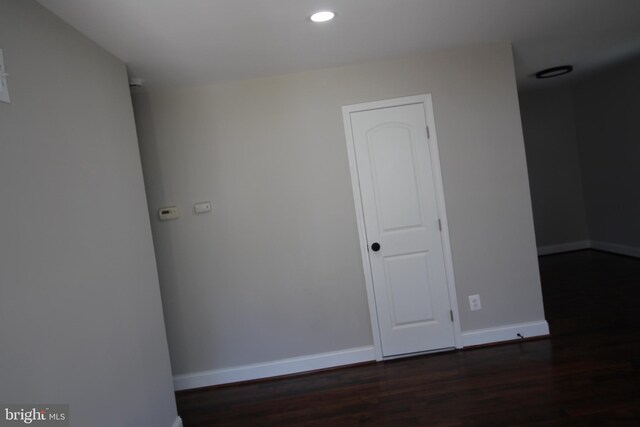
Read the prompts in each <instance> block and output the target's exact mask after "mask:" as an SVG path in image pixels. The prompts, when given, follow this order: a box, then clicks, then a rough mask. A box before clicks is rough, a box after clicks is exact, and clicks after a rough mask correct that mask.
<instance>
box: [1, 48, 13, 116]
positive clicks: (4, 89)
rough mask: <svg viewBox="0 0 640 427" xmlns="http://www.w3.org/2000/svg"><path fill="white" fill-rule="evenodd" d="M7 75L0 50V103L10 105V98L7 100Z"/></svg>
mask: <svg viewBox="0 0 640 427" xmlns="http://www.w3.org/2000/svg"><path fill="white" fill-rule="evenodd" d="M8 76H9V74H7V71H6V68H5V67H4V55H3V53H2V49H0V101H2V102H6V103H10V102H11V98H9V85H8V83H7V77H8Z"/></svg>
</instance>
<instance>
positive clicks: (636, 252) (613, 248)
mask: <svg viewBox="0 0 640 427" xmlns="http://www.w3.org/2000/svg"><path fill="white" fill-rule="evenodd" d="M591 247H592V248H593V249H598V250H601V251H605V252H612V253H614V254H619V255H627V256H632V257H636V258H640V248H634V247H633V246H625V245H618V244H615V243H607V242H598V241H596V240H592V241H591Z"/></svg>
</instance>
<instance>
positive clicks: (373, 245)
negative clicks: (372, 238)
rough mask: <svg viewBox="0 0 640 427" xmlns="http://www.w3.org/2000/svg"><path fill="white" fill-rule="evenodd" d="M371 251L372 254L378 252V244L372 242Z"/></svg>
mask: <svg viewBox="0 0 640 427" xmlns="http://www.w3.org/2000/svg"><path fill="white" fill-rule="evenodd" d="M371 250H372V251H373V252H378V251H379V250H380V243H378V242H374V243H372V244H371Z"/></svg>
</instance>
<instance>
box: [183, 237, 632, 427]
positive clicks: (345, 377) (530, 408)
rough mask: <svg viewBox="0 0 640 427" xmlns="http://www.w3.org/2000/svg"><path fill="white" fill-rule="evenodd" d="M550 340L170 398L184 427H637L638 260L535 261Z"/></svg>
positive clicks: (584, 256) (593, 256)
mask: <svg viewBox="0 0 640 427" xmlns="http://www.w3.org/2000/svg"><path fill="white" fill-rule="evenodd" d="M540 271H541V276H542V282H543V294H544V302H545V311H546V317H547V320H548V322H549V324H550V327H551V332H552V335H553V336H552V338H549V339H542V340H535V341H523V342H517V343H512V344H504V345H498V346H492V347H484V348H476V349H471V350H463V351H457V352H450V353H440V354H435V355H431V356H421V357H414V358H409V359H401V360H395V361H389V362H383V363H375V364H368V365H361V366H355V367H347V368H341V369H335V370H330V371H324V372H317V373H311V374H305V375H298V376H292V377H286V378H281V379H274V380H269V381H261V382H255V383H249V384H241V385H231V386H224V387H212V388H205V389H198V390H189V391H182V392H178V393H176V396H177V401H178V412H179V414H180V415H181V417H182V419H183V422H184V426H185V427H198V426H236V427H237V426H491V427H494V426H565V425H568V426H640V340H639V339H638V338H639V337H640V334H639V332H640V310H639V309H638V308H637V307H638V306H639V304H640V260H638V259H634V258H628V257H622V256H617V255H612V254H607V253H603V252H596V251H591V250H586V251H580V252H572V253H567V254H561V255H550V256H545V257H541V258H540Z"/></svg>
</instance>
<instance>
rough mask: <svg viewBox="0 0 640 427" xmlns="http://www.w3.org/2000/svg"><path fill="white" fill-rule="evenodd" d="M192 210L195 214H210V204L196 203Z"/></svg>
mask: <svg viewBox="0 0 640 427" xmlns="http://www.w3.org/2000/svg"><path fill="white" fill-rule="evenodd" d="M193 210H194V212H195V213H197V214H201V213H206V212H211V202H198V203H196V204H195V205H193Z"/></svg>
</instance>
